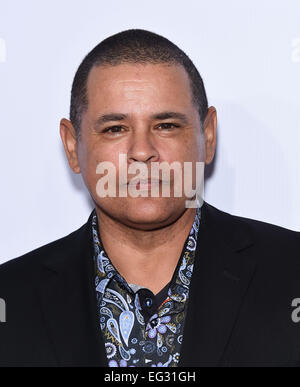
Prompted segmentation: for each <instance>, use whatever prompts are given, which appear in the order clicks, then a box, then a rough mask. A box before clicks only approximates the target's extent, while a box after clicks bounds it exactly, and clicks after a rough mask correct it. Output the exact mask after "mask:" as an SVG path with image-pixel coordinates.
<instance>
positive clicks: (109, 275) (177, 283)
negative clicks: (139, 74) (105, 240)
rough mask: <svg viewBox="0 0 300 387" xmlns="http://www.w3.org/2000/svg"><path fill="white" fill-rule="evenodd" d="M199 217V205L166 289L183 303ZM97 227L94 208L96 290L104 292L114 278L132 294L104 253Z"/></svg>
mask: <svg viewBox="0 0 300 387" xmlns="http://www.w3.org/2000/svg"><path fill="white" fill-rule="evenodd" d="M200 219H201V207H198V208H197V210H196V215H195V219H194V222H193V225H192V227H191V230H190V233H189V236H188V237H187V239H186V241H185V245H184V248H183V250H182V253H181V257H180V259H179V260H178V264H177V267H176V269H175V271H174V274H173V277H172V280H171V284H170V287H169V291H168V297H169V299H171V300H173V301H176V302H180V303H184V302H185V301H186V300H187V299H188V294H189V285H190V278H191V276H192V272H193V267H194V255H195V250H196V247H197V236H198V231H199V225H200ZM98 230H99V228H98V219H97V213H96V210H95V209H94V211H93V215H92V233H93V245H94V258H95V264H96V273H97V275H96V283H95V285H96V291H98V292H100V293H102V294H104V292H105V289H106V287H107V285H108V284H109V283H110V281H111V280H113V279H114V280H116V281H117V282H118V284H119V285H120V286H122V287H124V288H125V289H126V290H127V291H128V292H129V293H130V294H134V291H133V290H132V288H131V287H130V286H129V285H128V283H127V281H126V280H125V278H123V277H122V276H121V274H120V273H119V272H118V271H117V269H116V268H115V267H114V266H113V264H112V263H111V261H110V259H109V257H108V255H107V254H106V252H105V250H104V247H103V244H102V242H101V238H100V234H99V231H98Z"/></svg>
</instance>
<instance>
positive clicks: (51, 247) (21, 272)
mask: <svg viewBox="0 0 300 387" xmlns="http://www.w3.org/2000/svg"><path fill="white" fill-rule="evenodd" d="M87 225H88V222H87V223H85V224H83V225H82V226H81V227H80V228H78V229H77V230H75V231H72V232H71V233H70V234H68V235H66V236H64V237H61V238H59V239H57V240H55V241H52V242H49V243H47V244H45V245H43V246H40V247H38V248H36V249H34V250H32V251H29V252H27V253H25V254H23V255H21V256H19V257H16V258H13V259H11V260H9V261H7V262H4V263H3V264H1V265H0V285H3V284H4V283H5V282H8V281H10V279H11V277H12V276H16V277H19V276H21V277H22V278H24V277H25V276H29V278H32V276H33V275H34V274H35V273H36V271H37V270H38V269H39V268H40V266H41V265H43V264H44V263H45V262H46V261H49V259H50V260H51V259H52V258H54V259H59V258H60V257H63V256H64V255H67V254H68V253H69V252H72V250H75V249H76V243H78V240H79V238H80V236H81V235H82V234H83V233H84V232H85V231H86V228H87ZM27 278H28V277H27Z"/></svg>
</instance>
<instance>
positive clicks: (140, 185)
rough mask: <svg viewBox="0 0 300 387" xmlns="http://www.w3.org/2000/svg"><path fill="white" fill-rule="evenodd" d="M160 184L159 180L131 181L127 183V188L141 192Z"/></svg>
mask: <svg viewBox="0 0 300 387" xmlns="http://www.w3.org/2000/svg"><path fill="white" fill-rule="evenodd" d="M160 183H161V180H159V179H132V180H130V182H129V183H128V185H129V186H135V187H136V189H139V190H143V189H149V188H151V186H155V185H158V184H160Z"/></svg>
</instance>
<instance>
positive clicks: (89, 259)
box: [40, 216, 106, 366]
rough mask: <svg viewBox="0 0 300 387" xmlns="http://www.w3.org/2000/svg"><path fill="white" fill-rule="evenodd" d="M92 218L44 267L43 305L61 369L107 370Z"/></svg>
mask: <svg viewBox="0 0 300 387" xmlns="http://www.w3.org/2000/svg"><path fill="white" fill-rule="evenodd" d="M90 226H91V216H90V218H89V220H88V222H87V223H86V224H85V225H84V226H82V227H81V228H80V229H79V230H77V231H75V232H74V233H72V234H70V236H69V237H68V239H67V241H66V243H65V244H64V245H62V246H61V247H60V250H59V251H57V254H55V256H51V257H49V259H48V262H47V263H46V264H45V266H44V268H43V269H44V270H43V278H42V286H41V289H40V290H41V291H40V294H41V305H42V311H43V315H44V320H45V325H46V329H47V332H48V335H49V337H50V340H51V342H52V345H53V348H54V352H55V355H56V358H57V361H58V364H59V365H60V366H105V365H106V356H104V355H105V354H104V350H103V349H104V343H103V340H102V336H101V331H100V328H99V322H98V319H97V312H96V310H97V307H96V296H95V289H94V266H93V251H92V243H91V235H92V234H91V230H90Z"/></svg>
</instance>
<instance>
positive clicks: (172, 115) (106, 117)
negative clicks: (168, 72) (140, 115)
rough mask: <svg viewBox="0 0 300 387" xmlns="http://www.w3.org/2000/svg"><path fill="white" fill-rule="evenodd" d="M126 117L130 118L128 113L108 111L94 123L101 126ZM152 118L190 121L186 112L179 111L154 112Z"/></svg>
mask: <svg viewBox="0 0 300 387" xmlns="http://www.w3.org/2000/svg"><path fill="white" fill-rule="evenodd" d="M125 118H128V114H122V113H108V114H103V115H102V116H100V117H99V118H97V119H96V121H95V123H94V124H95V126H100V125H103V124H105V123H107V122H111V121H122V120H124V119H125ZM150 118H151V119H152V120H167V119H169V118H176V119H179V120H181V121H182V122H183V123H184V124H186V123H187V122H188V118H187V116H186V115H185V114H183V113H179V112H171V111H170V112H169V111H166V112H161V113H155V114H152V115H151V116H150Z"/></svg>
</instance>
